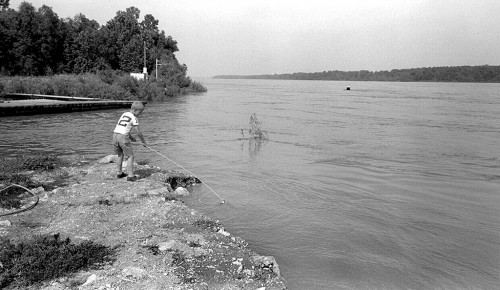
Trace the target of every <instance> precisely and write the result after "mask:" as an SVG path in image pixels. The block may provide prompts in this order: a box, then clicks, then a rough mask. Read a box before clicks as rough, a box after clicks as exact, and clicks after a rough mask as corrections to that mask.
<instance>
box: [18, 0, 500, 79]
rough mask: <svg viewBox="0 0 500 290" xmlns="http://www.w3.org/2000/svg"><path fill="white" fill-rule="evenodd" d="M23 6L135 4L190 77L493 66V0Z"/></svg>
mask: <svg viewBox="0 0 500 290" xmlns="http://www.w3.org/2000/svg"><path fill="white" fill-rule="evenodd" d="M21 2H22V1H21V0H11V1H10V8H14V9H16V10H17V8H18V7H19V4H20V3H21ZM27 2H29V3H31V4H33V6H35V8H39V7H41V6H42V5H43V4H45V5H47V6H50V7H52V9H53V10H54V12H55V13H57V15H58V16H59V17H60V18H66V17H73V16H75V15H76V14H77V13H83V14H84V15H85V16H87V18H89V19H94V20H97V21H98V22H99V23H100V24H101V25H104V24H106V22H107V21H108V20H110V19H112V18H113V17H114V16H115V15H116V12H117V11H119V10H121V11H125V9H126V8H128V7H130V6H135V7H137V8H139V10H140V11H141V20H142V19H143V17H144V16H145V15H146V14H152V15H153V16H154V17H155V18H156V19H157V20H159V28H160V29H161V30H164V31H165V33H166V34H167V35H170V36H172V38H173V39H174V40H176V41H177V42H178V47H179V52H177V53H176V55H177V58H178V59H179V61H180V62H181V63H184V64H186V65H187V66H188V75H189V76H192V77H204V76H214V75H219V74H241V75H249V74H274V73H278V74H279V73H293V72H319V71H328V70H343V71H347V70H363V69H364V70H370V71H379V70H391V69H398V68H416V67H430V66H459V65H484V64H488V65H500V17H499V15H500V1H498V0H329V1H328V0H300V1H296V0H287V1H285V0H251V1H250V0H248V1H247V0H149V1H139V0H136V1H130V0H99V1H96V0H71V1H68V0H31V1H27Z"/></svg>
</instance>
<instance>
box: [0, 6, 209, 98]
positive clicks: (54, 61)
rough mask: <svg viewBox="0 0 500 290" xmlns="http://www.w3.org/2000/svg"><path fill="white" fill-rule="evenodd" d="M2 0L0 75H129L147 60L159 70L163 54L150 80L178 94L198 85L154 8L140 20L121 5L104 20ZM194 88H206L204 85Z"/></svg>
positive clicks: (135, 12)
mask: <svg viewBox="0 0 500 290" xmlns="http://www.w3.org/2000/svg"><path fill="white" fill-rule="evenodd" d="M3 2H5V4H3V3H2V9H1V10H0V39H2V41H1V42H0V74H1V75H4V76H50V75H55V74H84V73H98V72H101V71H117V72H121V74H125V75H128V74H129V73H132V72H134V73H142V70H143V66H144V63H145V66H146V68H147V70H148V72H151V75H152V76H155V75H156V71H155V68H156V60H158V62H159V63H161V64H162V65H161V66H158V80H156V79H154V78H152V79H151V81H156V82H157V85H158V86H159V87H162V88H165V89H166V90H167V91H172V92H174V93H175V94H177V93H181V91H182V89H183V88H189V89H193V81H192V80H191V79H190V78H189V77H188V76H187V66H186V65H185V64H180V63H179V62H178V60H177V58H176V56H175V54H174V53H175V52H176V51H178V50H179V49H178V48H177V42H176V41H175V40H173V39H172V37H171V36H166V35H165V32H164V31H160V30H159V29H158V20H156V19H155V18H154V17H153V16H152V15H151V14H147V15H146V16H145V17H144V19H143V20H142V21H140V20H139V18H140V10H139V9H137V8H135V7H130V8H127V9H126V11H118V12H117V13H116V16H115V17H114V18H113V19H111V20H109V21H108V22H107V23H106V25H103V26H101V25H99V23H98V22H97V21H95V20H90V19H88V18H87V17H85V15H83V14H78V15H76V16H75V17H74V18H67V19H60V18H59V17H58V16H57V14H56V13H54V11H52V8H50V7H48V6H46V5H43V6H42V7H41V8H39V9H35V7H33V6H32V5H31V4H30V3H27V2H23V3H22V4H21V5H20V6H19V9H18V10H17V11H16V10H14V9H9V8H7V7H8V1H6V0H4V1H3ZM144 52H146V56H145V57H144ZM190 86H191V87H190ZM195 88H197V89H201V91H204V90H205V89H204V88H203V86H200V85H196V86H195ZM185 90H186V89H185ZM185 90H184V91H185ZM167 95H168V94H167ZM170 95H171V94H170Z"/></svg>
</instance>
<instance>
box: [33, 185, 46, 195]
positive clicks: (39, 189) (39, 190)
mask: <svg viewBox="0 0 500 290" xmlns="http://www.w3.org/2000/svg"><path fill="white" fill-rule="evenodd" d="M44 191H45V189H44V188H43V187H42V186H40V187H37V188H33V189H31V192H33V193H34V194H38V193H42V192H44Z"/></svg>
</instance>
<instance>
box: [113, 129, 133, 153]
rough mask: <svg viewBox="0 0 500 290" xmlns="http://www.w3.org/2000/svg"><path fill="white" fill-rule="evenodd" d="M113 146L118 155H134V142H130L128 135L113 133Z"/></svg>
mask: <svg viewBox="0 0 500 290" xmlns="http://www.w3.org/2000/svg"><path fill="white" fill-rule="evenodd" d="M113 147H114V152H115V154H116V155H125V156H134V150H132V143H130V139H129V138H128V136H125V135H123V134H119V133H113Z"/></svg>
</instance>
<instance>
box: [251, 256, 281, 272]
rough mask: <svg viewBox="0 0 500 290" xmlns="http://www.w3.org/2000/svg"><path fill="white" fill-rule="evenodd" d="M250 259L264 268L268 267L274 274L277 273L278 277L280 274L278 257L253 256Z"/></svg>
mask: <svg viewBox="0 0 500 290" xmlns="http://www.w3.org/2000/svg"><path fill="white" fill-rule="evenodd" d="M250 260H251V261H252V263H253V264H254V265H256V266H258V267H261V268H263V269H267V270H269V271H271V272H273V273H274V274H276V275H277V276H278V277H279V276H280V269H279V266H278V263H276V259H274V257H273V256H258V255H257V256H253V257H250Z"/></svg>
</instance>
